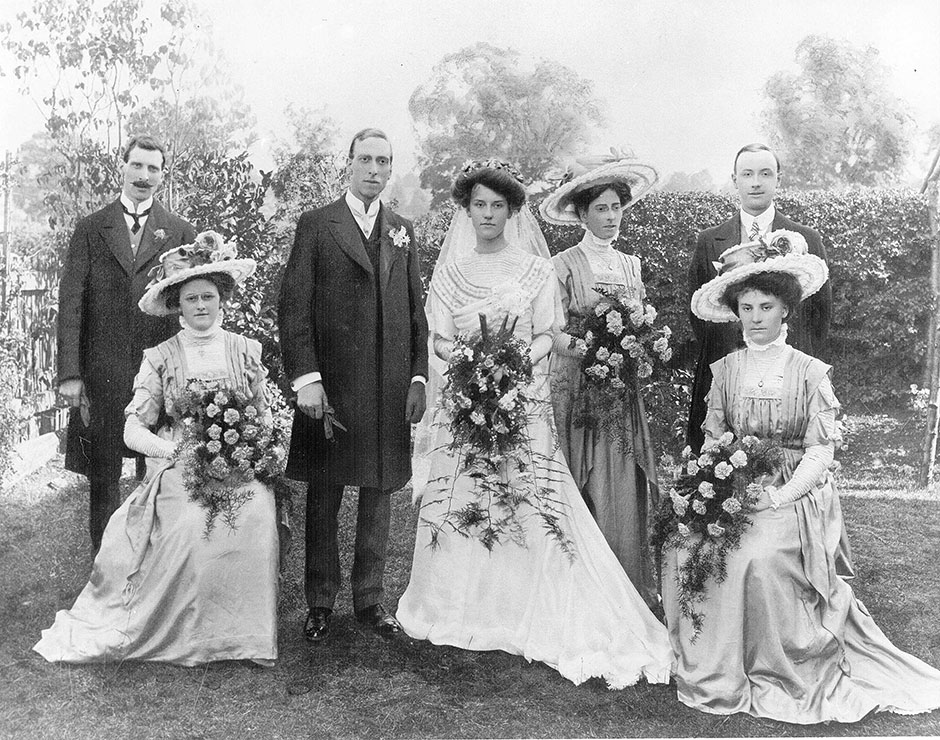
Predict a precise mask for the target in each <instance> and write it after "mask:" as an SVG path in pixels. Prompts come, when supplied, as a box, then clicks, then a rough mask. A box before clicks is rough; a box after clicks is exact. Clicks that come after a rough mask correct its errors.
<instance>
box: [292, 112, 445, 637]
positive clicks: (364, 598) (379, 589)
mask: <svg viewBox="0 0 940 740" xmlns="http://www.w3.org/2000/svg"><path fill="white" fill-rule="evenodd" d="M349 163H350V182H349V189H348V190H347V191H346V193H345V195H344V196H343V197H342V198H340V199H339V200H337V201H336V202H334V203H331V204H329V205H327V206H324V207H323V208H320V209H317V210H315V211H309V212H307V213H304V214H303V215H302V216H301V217H300V221H299V222H298V224H297V232H296V235H295V239H294V248H293V250H292V251H291V255H290V259H289V261H288V263H287V269H286V271H285V273H284V281H283V284H282V288H281V295H280V301H279V305H278V324H279V327H280V342H281V353H282V355H283V358H284V370H285V373H286V374H287V377H288V378H289V379H290V380H291V385H292V388H293V390H294V391H295V392H296V393H297V412H296V413H295V414H294V426H293V432H292V436H291V447H290V456H289V459H288V466H287V475H288V476H289V477H291V478H295V479H298V480H304V481H307V486H308V487H307V525H306V540H307V562H306V579H305V580H306V596H307V603H308V606H309V609H310V610H309V613H308V616H307V621H306V623H305V625H304V634H305V636H306V637H307V639H308V640H310V641H311V642H319V641H321V640H323V639H324V638H326V636H327V634H328V632H329V628H330V617H331V615H332V612H333V606H334V602H335V599H336V593H337V592H338V591H339V586H340V567H339V545H338V542H337V515H338V513H339V507H340V502H341V501H342V496H343V488H344V486H358V487H359V509H358V517H357V523H356V551H355V561H354V564H353V571H352V591H353V607H354V609H355V612H356V617H357V619H358V620H359V621H360V622H362V623H364V624H366V625H368V626H369V627H371V628H372V629H374V630H375V631H376V632H378V633H379V634H381V635H383V636H386V637H388V636H392V635H394V634H396V633H397V632H399V631H400V630H401V625H399V624H398V621H397V620H396V619H395V618H394V617H393V616H391V615H390V614H388V613H387V612H386V611H385V607H384V606H383V604H382V599H383V585H382V580H383V574H384V570H385V554H386V544H387V540H388V532H389V521H390V515H391V501H390V498H391V493H392V492H394V491H396V490H398V489H399V488H401V487H402V486H404V485H405V484H406V483H407V482H408V479H409V478H410V477H411V453H410V441H411V430H410V426H409V423H410V424H416V423H417V422H418V421H420V419H421V417H422V416H423V415H424V406H425V396H424V385H425V380H426V378H427V373H428V344H427V334H428V325H427V319H426V317H425V314H424V297H423V295H422V290H421V278H420V271H419V266H418V252H417V246H416V243H415V238H414V230H413V229H412V225H411V223H410V222H409V221H406V220H405V219H403V218H401V217H400V216H398V215H396V214H395V213H393V212H392V211H391V209H389V208H388V207H387V206H385V205H383V204H382V203H381V202H380V201H379V194H380V193H381V192H382V190H383V188H384V187H385V185H386V183H387V182H388V179H389V177H390V175H391V169H392V149H391V145H390V144H389V141H388V139H387V137H386V136H385V134H384V133H382V132H381V131H379V130H377V129H364V130H363V131H360V132H359V133H358V134H356V136H355V137H354V138H353V141H352V144H351V146H350V149H349ZM331 412H332V413H331ZM324 415H326V416H327V417H328V418H327V419H324V418H323V417H324ZM333 418H335V420H336V421H337V422H339V423H341V424H342V425H343V426H344V427H345V431H343V430H340V429H339V428H337V427H336V426H335V425H332V424H330V419H333ZM328 428H330V429H331V430H332V439H331V438H330V436H331V434H330V433H328V432H327V429H328Z"/></svg>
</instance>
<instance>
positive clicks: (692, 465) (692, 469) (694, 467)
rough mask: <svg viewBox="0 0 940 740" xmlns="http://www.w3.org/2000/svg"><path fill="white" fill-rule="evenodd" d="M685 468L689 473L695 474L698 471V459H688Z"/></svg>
mask: <svg viewBox="0 0 940 740" xmlns="http://www.w3.org/2000/svg"><path fill="white" fill-rule="evenodd" d="M685 470H686V472H687V473H688V474H689V475H695V474H696V473H698V471H699V467H698V460H689V462H688V463H686V466H685Z"/></svg>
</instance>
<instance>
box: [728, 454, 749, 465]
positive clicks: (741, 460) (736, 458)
mask: <svg viewBox="0 0 940 740" xmlns="http://www.w3.org/2000/svg"><path fill="white" fill-rule="evenodd" d="M729 462H730V463H731V464H732V465H733V466H734V467H736V468H743V467H744V466H745V465H747V453H746V452H745V451H744V450H738V451H737V452H735V453H734V454H733V455H732V456H731V457H730V458H729Z"/></svg>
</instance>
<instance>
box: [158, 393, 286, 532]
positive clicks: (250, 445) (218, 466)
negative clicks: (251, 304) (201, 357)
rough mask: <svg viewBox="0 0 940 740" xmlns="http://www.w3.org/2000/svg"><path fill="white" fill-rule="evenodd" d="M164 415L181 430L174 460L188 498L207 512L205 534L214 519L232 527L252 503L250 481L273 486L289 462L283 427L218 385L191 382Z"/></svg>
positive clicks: (276, 419)
mask: <svg viewBox="0 0 940 740" xmlns="http://www.w3.org/2000/svg"><path fill="white" fill-rule="evenodd" d="M168 412H169V413H170V414H171V415H172V416H173V417H175V418H176V419H177V420H178V421H179V422H180V423H181V424H182V428H183V439H182V441H181V442H180V445H179V448H178V451H177V456H178V458H179V460H180V461H181V462H182V464H183V484H184V485H185V486H186V488H187V490H188V491H189V497H190V499H191V500H192V501H196V502H197V503H199V504H201V505H202V506H203V507H205V508H206V535H207V536H208V535H209V534H210V533H211V532H212V529H213V526H214V524H215V518H216V516H218V515H220V514H221V515H222V518H223V520H224V521H225V522H226V523H227V524H228V525H229V526H230V527H231V528H233V529H234V528H235V519H236V516H237V513H238V509H239V508H240V507H241V506H242V504H244V503H245V502H246V501H248V500H249V499H250V498H251V495H252V494H251V490H250V489H249V488H246V484H247V483H249V482H251V481H252V480H257V481H260V482H261V483H264V484H267V485H272V486H273V485H274V484H275V482H276V481H277V479H278V478H279V477H280V476H281V475H282V474H283V472H284V468H285V465H286V463H287V437H288V434H289V433H288V431H287V422H286V419H284V418H282V417H280V416H278V417H272V416H271V415H270V414H266V413H263V411H262V409H261V408H260V407H259V405H258V404H257V403H256V401H254V400H252V399H250V398H249V397H248V396H247V395H246V394H244V393H242V392H241V391H238V390H231V389H229V388H227V387H224V386H222V385H220V384H218V383H212V382H209V381H202V380H191V381H190V382H189V383H188V384H187V385H186V388H185V389H184V390H183V391H182V392H181V393H179V394H178V395H177V396H176V397H174V398H173V399H172V400H171V402H170V404H169V408H168Z"/></svg>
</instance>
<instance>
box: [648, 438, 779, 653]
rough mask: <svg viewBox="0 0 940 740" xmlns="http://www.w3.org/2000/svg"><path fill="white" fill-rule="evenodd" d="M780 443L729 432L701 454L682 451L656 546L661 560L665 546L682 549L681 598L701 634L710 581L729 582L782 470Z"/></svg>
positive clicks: (656, 525) (658, 519)
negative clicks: (735, 558)
mask: <svg viewBox="0 0 940 740" xmlns="http://www.w3.org/2000/svg"><path fill="white" fill-rule="evenodd" d="M782 459H783V453H782V451H781V448H780V445H779V444H777V443H775V442H773V441H770V440H760V439H758V438H757V437H754V436H746V437H744V438H743V439H737V438H736V437H735V436H734V435H733V434H732V433H731V432H725V433H724V434H723V435H721V437H720V438H719V439H718V440H706V443H705V446H703V448H702V453H701V454H700V455H695V454H694V453H693V452H692V450H691V448H689V447H686V448H685V449H684V450H683V451H682V462H681V463H680V465H679V466H678V468H677V470H676V477H675V480H674V482H673V485H672V487H671V488H670V489H669V496H668V498H664V499H663V501H662V502H661V504H660V509H659V511H658V512H657V513H656V516H655V517H654V520H653V533H652V536H651V537H650V544H651V546H652V547H653V548H654V549H655V554H656V556H657V559H661V557H662V550H663V549H664V548H672V549H682V550H683V551H684V555H685V559H684V560H683V561H682V564H681V566H680V567H679V573H678V599H679V605H680V609H681V612H682V616H683V617H685V618H687V619H690V620H691V621H692V625H693V630H694V633H695V634H698V633H699V632H700V631H701V629H702V624H703V620H704V618H705V615H704V614H702V613H701V612H699V611H698V610H697V609H696V604H699V603H701V602H702V601H703V600H704V598H705V593H706V591H707V588H708V583H709V581H712V580H714V581H715V582H718V583H721V582H722V581H723V580H724V578H725V573H726V570H725V565H726V561H727V558H728V554H729V553H730V552H733V551H734V550H737V549H738V548H739V547H740V546H741V535H742V534H743V533H744V531H745V530H746V529H747V528H748V527H750V526H751V512H752V511H753V509H754V506H755V505H756V504H757V502H758V500H759V499H760V497H761V494H762V493H763V491H764V486H763V485H762V483H761V481H762V480H764V479H765V478H766V479H768V480H769V479H770V478H771V477H772V476H773V475H774V474H775V473H776V472H777V471H778V470H779V468H780V463H781V461H782Z"/></svg>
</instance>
